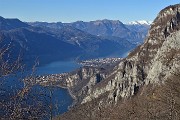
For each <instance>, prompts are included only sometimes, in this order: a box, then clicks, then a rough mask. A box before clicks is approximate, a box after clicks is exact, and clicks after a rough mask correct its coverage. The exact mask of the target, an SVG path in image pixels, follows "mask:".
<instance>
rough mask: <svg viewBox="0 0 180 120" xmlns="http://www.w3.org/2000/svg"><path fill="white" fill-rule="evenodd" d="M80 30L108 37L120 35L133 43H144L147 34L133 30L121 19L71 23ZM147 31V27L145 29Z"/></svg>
mask: <svg viewBox="0 0 180 120" xmlns="http://www.w3.org/2000/svg"><path fill="white" fill-rule="evenodd" d="M69 25H71V26H74V27H76V28H78V29H80V30H83V31H86V32H88V33H90V34H93V35H97V36H104V37H105V36H106V37H119V38H123V39H126V40H129V41H130V42H132V43H135V44H138V43H142V42H143V39H144V37H145V36H146V34H143V33H142V32H137V31H134V30H133V31H132V30H131V29H129V28H128V27H126V25H124V24H123V23H122V22H120V21H119V20H107V19H104V20H96V21H90V22H83V21H77V22H74V23H70V24H69ZM145 31H147V29H146V30H145Z"/></svg>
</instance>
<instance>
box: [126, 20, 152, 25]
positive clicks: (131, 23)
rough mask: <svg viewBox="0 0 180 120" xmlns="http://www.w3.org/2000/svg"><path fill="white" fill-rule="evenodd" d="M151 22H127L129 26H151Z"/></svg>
mask: <svg viewBox="0 0 180 120" xmlns="http://www.w3.org/2000/svg"><path fill="white" fill-rule="evenodd" d="M151 23H152V21H146V20H139V21H132V22H129V23H128V24H129V25H151Z"/></svg>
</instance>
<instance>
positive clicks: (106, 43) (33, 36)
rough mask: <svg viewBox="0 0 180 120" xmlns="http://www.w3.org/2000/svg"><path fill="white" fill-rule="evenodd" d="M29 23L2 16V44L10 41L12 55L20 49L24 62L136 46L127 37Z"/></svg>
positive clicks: (98, 54) (85, 56)
mask: <svg viewBox="0 0 180 120" xmlns="http://www.w3.org/2000/svg"><path fill="white" fill-rule="evenodd" d="M29 24H30V23H29ZM32 25H33V26H31V25H28V24H26V23H24V22H21V21H20V20H18V19H5V18H2V17H1V18H0V31H1V40H2V41H3V42H1V45H5V44H6V45H8V44H9V43H10V42H13V45H11V46H14V48H13V50H12V52H14V53H12V54H14V55H16V56H17V55H18V54H19V52H20V51H21V52H23V54H24V59H25V61H26V60H28V61H31V62H32V61H34V58H36V57H39V59H40V63H42V64H43V63H47V62H52V61H58V60H65V59H66V60H71V59H73V60H74V59H89V58H94V57H96V58H97V57H105V56H109V55H117V54H118V55H119V56H123V54H124V53H126V52H127V51H129V50H131V49H133V48H134V47H135V45H133V44H131V43H130V42H128V41H127V40H122V42H116V41H112V40H109V39H106V38H100V37H97V36H94V35H91V34H88V33H86V32H84V31H81V30H79V29H76V28H74V27H72V26H65V25H64V24H62V23H60V22H59V23H46V22H42V23H41V22H35V23H32ZM34 26H35V27H34ZM50 56H51V57H50ZM32 58H33V59H32Z"/></svg>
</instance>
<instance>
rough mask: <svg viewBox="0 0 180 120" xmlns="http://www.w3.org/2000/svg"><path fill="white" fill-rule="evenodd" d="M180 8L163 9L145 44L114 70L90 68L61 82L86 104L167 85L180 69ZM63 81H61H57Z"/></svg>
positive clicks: (73, 73)
mask: <svg viewBox="0 0 180 120" xmlns="http://www.w3.org/2000/svg"><path fill="white" fill-rule="evenodd" d="M179 56H180V5H179V4H178V5H174V6H169V7H167V8H165V9H163V10H162V11H161V12H160V13H159V14H158V16H157V17H156V19H155V20H154V22H153V23H152V25H151V28H150V30H149V33H148V36H147V38H146V40H145V43H144V44H142V45H141V46H139V47H137V48H136V49H135V50H134V51H132V52H131V53H130V54H129V55H128V57H127V58H125V59H123V60H122V61H120V63H119V64H117V65H116V66H115V67H112V68H109V67H108V68H93V67H86V68H82V69H80V70H78V71H75V72H72V73H69V74H67V75H66V77H64V78H63V79H61V80H62V81H65V86H67V87H68V88H69V90H70V91H71V93H72V94H73V95H75V96H76V98H77V101H78V103H86V102H88V101H91V100H92V99H94V98H99V97H100V96H102V95H103V94H106V95H108V97H104V98H102V99H103V100H105V101H108V103H109V102H117V101H118V100H120V99H122V98H128V97H130V96H132V95H135V94H137V92H138V91H139V89H140V88H141V87H142V86H143V85H145V84H150V83H151V84H163V83H164V81H165V80H166V79H167V78H168V77H169V76H170V75H171V74H173V72H175V71H176V70H177V69H179V68H180V64H179V62H180V57H179ZM57 81H59V80H57Z"/></svg>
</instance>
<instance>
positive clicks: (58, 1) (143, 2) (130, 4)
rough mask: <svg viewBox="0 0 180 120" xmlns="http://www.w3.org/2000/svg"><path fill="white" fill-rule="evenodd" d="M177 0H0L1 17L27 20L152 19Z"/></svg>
mask: <svg viewBox="0 0 180 120" xmlns="http://www.w3.org/2000/svg"><path fill="white" fill-rule="evenodd" d="M178 3H180V0H0V16H2V17H5V18H18V19H20V20H22V21H26V22H34V21H46V22H75V21H79V20H82V21H93V20H102V19H110V20H120V21H122V22H123V23H128V22H130V21H135V20H148V21H153V20H154V19H155V17H156V16H157V14H158V13H159V11H160V10H161V9H163V8H165V7H166V6H169V5H173V4H178Z"/></svg>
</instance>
